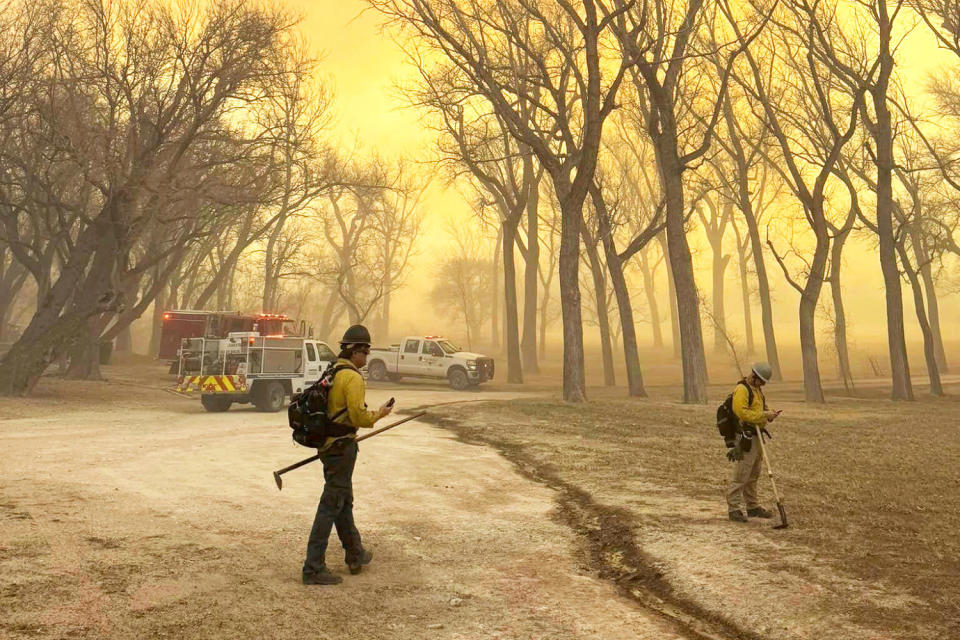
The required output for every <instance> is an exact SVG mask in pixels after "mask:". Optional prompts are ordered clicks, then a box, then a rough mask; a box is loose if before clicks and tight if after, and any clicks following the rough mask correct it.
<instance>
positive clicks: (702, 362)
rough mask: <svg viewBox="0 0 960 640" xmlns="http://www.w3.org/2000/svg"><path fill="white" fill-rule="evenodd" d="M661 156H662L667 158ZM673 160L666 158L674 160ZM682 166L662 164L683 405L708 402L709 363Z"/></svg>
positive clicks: (663, 154)
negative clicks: (687, 224)
mask: <svg viewBox="0 0 960 640" xmlns="http://www.w3.org/2000/svg"><path fill="white" fill-rule="evenodd" d="M665 155H666V154H665V153H661V156H665ZM670 159H672V157H668V158H666V160H668V161H669V160H670ZM681 175H682V174H681V172H680V167H679V166H678V163H669V162H662V163H661V176H662V179H663V183H664V187H665V188H664V195H665V197H666V205H667V207H666V214H667V246H668V248H669V255H670V270H671V271H672V272H673V281H674V285H675V288H676V298H677V320H678V325H679V328H680V358H681V362H682V365H683V401H684V402H688V403H705V402H706V401H707V359H706V355H705V354H704V351H703V329H702V327H701V325H700V302H699V299H698V295H697V284H696V282H695V281H694V277H693V257H692V256H691V254H690V245H689V244H687V234H686V231H685V230H684V228H683V223H684V203H683V180H682V177H681Z"/></svg>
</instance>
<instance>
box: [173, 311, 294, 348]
mask: <svg viewBox="0 0 960 640" xmlns="http://www.w3.org/2000/svg"><path fill="white" fill-rule="evenodd" d="M233 331H256V332H258V333H259V334H260V335H261V336H301V337H308V336H306V335H305V332H306V331H307V327H306V325H305V323H304V322H303V321H302V320H301V321H300V322H299V323H297V322H296V321H295V320H293V319H291V318H289V317H288V316H286V315H284V314H282V313H259V314H246V313H240V312H239V311H188V310H179V311H164V312H163V325H162V329H161V332H160V350H159V352H158V353H157V357H158V358H160V359H161V360H175V359H176V358H177V357H178V354H177V352H178V351H179V349H180V344H181V341H182V340H183V339H184V338H226V337H227V335H228V334H229V333H230V332H233ZM310 333H311V334H312V333H313V331H312V330H311V331H310Z"/></svg>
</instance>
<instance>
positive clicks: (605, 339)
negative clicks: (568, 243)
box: [583, 235, 617, 387]
mask: <svg viewBox="0 0 960 640" xmlns="http://www.w3.org/2000/svg"><path fill="white" fill-rule="evenodd" d="M583 244H584V247H585V248H586V251H587V257H588V258H589V259H590V275H591V276H592V277H593V290H594V295H595V297H596V301H597V324H598V325H599V326H600V348H601V353H602V356H603V384H604V386H606V387H613V386H616V384H617V378H616V374H615V372H614V370H613V345H612V344H611V340H610V317H609V316H608V315H607V281H606V278H604V275H603V264H601V262H600V256H599V254H598V252H597V245H596V244H594V241H593V239H592V238H590V237H588V236H586V235H585V236H584V238H583Z"/></svg>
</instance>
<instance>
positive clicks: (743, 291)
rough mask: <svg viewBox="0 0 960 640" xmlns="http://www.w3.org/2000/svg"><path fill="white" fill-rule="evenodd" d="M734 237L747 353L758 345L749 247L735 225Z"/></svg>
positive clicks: (750, 352) (752, 352)
mask: <svg viewBox="0 0 960 640" xmlns="http://www.w3.org/2000/svg"><path fill="white" fill-rule="evenodd" d="M733 233H734V238H735V239H736V241H737V266H738V267H739V270H740V299H741V301H742V302H743V333H744V335H746V341H747V355H748V356H752V355H753V354H754V353H756V350H757V345H756V342H755V341H754V339H753V310H752V309H751V308H750V298H751V295H750V278H749V273H748V270H747V259H748V257H747V247H746V243H744V242H743V240H742V239H741V237H740V230H739V229H738V228H737V225H736V224H734V225H733Z"/></svg>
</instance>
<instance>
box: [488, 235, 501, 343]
mask: <svg viewBox="0 0 960 640" xmlns="http://www.w3.org/2000/svg"><path fill="white" fill-rule="evenodd" d="M502 244H503V229H500V230H499V232H498V233H497V246H496V247H494V251H493V273H492V274H491V281H492V283H493V286H492V287H491V288H492V289H493V298H492V299H491V300H490V351H491V352H492V353H499V352H500V249H501V245H502Z"/></svg>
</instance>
